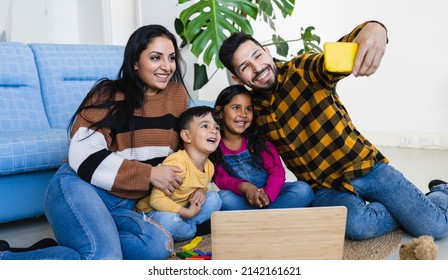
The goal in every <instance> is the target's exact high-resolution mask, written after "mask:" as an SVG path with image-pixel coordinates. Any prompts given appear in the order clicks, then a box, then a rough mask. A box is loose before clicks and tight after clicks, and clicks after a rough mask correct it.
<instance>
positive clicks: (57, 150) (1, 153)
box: [0, 129, 69, 175]
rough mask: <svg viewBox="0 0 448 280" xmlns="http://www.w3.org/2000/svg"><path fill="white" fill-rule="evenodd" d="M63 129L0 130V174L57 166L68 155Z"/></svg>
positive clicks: (65, 134) (65, 132) (66, 139)
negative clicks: (0, 131)
mask: <svg viewBox="0 0 448 280" xmlns="http://www.w3.org/2000/svg"><path fill="white" fill-rule="evenodd" d="M68 144H69V143H68V137H67V131H66V130H65V129H41V130H13V131H8V132H2V133H0V175H9V174H18V173H24V172H30V171H39V170H48V169H54V168H58V167H59V166H60V165H61V164H62V162H63V161H64V160H65V159H66V157H67V154H68Z"/></svg>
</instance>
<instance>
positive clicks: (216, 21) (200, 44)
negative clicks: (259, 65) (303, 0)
mask: <svg viewBox="0 0 448 280" xmlns="http://www.w3.org/2000/svg"><path fill="white" fill-rule="evenodd" d="M178 3H179V4H180V5H186V7H185V8H184V9H183V10H182V11H181V13H180V15H179V18H177V19H176V21H175V29H176V33H177V34H178V35H179V36H180V37H181V38H182V40H183V43H182V45H181V47H184V46H186V45H190V50H191V52H192V53H193V54H194V55H195V56H196V57H197V58H201V59H202V62H203V64H199V63H196V64H195V68H194V77H195V81H194V87H193V89H194V90H197V89H200V88H202V87H203V86H204V85H205V84H206V83H207V82H208V81H209V78H208V75H207V67H208V66H210V64H211V63H212V61H213V60H214V62H215V65H216V67H217V69H222V68H224V66H223V65H222V63H221V61H220V60H219V58H218V54H219V48H220V46H221V44H222V43H223V41H224V40H225V39H226V38H227V37H228V36H229V35H230V34H232V33H234V32H236V31H241V32H245V33H248V34H251V35H252V34H253V28H252V23H253V22H255V21H256V20H259V19H260V18H261V20H262V21H264V22H265V23H266V24H267V25H268V26H269V28H270V29H271V30H272V31H273V33H274V34H272V40H271V41H269V42H262V44H263V45H264V46H270V45H275V47H276V52H277V54H279V55H281V56H283V57H286V56H287V55H288V53H289V45H288V43H289V42H293V41H302V42H303V48H302V49H301V50H299V51H298V52H297V53H303V52H309V51H317V52H321V51H322V50H321V49H320V47H319V43H320V38H319V36H317V35H315V34H313V30H314V27H313V26H309V27H307V28H305V29H304V28H300V34H298V36H297V38H295V39H292V40H284V39H283V38H282V37H280V36H279V35H277V34H275V32H276V28H275V23H274V22H275V20H276V19H277V15H276V11H278V12H280V13H281V17H282V18H286V17H288V16H291V14H292V12H293V11H294V5H295V0H178Z"/></svg>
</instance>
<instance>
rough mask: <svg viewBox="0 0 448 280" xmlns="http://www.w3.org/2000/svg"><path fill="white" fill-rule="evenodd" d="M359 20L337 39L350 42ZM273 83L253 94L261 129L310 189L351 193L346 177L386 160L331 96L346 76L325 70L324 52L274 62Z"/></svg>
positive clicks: (350, 186) (340, 104) (288, 165)
mask: <svg viewBox="0 0 448 280" xmlns="http://www.w3.org/2000/svg"><path fill="white" fill-rule="evenodd" d="M365 24H366V23H364V24H361V25H359V26H358V27H357V28H355V29H354V30H353V31H352V32H351V33H350V34H349V35H347V36H345V37H343V38H342V39H341V40H342V41H352V40H353V38H354V37H355V36H356V34H357V33H358V32H359V31H360V30H361V28H362V27H363V26H364V25H365ZM275 62H276V66H277V68H278V76H277V81H278V86H277V88H276V90H275V91H274V92H275V93H274V94H270V95H269V96H266V95H263V94H262V93H259V92H254V94H255V100H254V110H255V113H256V115H257V125H258V127H259V129H260V131H261V132H262V133H264V134H265V135H267V136H268V138H269V139H270V140H271V141H272V142H273V143H274V144H275V145H276V147H277V149H278V151H279V153H280V155H281V157H282V159H283V161H284V162H285V164H286V166H287V167H288V168H289V169H290V170H291V171H292V172H293V173H294V174H295V176H296V177H297V179H298V180H303V181H306V182H308V183H309V184H310V185H311V186H312V187H313V188H320V187H327V188H335V189H338V190H345V191H347V190H348V191H351V192H355V191H354V189H353V187H352V185H351V184H350V179H352V178H356V177H360V176H363V175H366V174H368V173H369V172H370V170H371V168H372V167H373V165H374V164H375V163H376V162H388V160H387V158H385V157H384V156H383V155H382V154H381V153H380V152H379V151H378V150H377V149H376V148H375V147H374V146H373V145H372V144H371V143H370V142H369V141H368V140H367V139H366V138H365V137H364V136H363V135H361V133H359V132H358V131H357V130H356V128H355V126H354V124H353V123H352V121H351V119H350V116H349V115H348V113H347V111H346V110H345V108H344V106H343V105H342V103H341V101H340V100H339V97H338V95H337V94H336V90H335V87H336V83H337V82H338V81H339V80H340V79H342V78H343V77H345V75H339V74H338V75H335V74H332V73H328V72H327V71H326V70H325V67H324V57H323V54H316V53H314V54H304V55H299V56H297V57H296V58H294V59H292V60H291V61H289V62H286V63H283V62H280V61H277V60H276V61H275Z"/></svg>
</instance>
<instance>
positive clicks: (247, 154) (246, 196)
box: [211, 85, 314, 210]
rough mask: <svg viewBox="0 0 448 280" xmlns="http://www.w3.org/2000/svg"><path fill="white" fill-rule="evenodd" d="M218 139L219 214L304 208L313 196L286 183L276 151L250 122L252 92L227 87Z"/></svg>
mask: <svg viewBox="0 0 448 280" xmlns="http://www.w3.org/2000/svg"><path fill="white" fill-rule="evenodd" d="M215 109H216V110H217V111H218V112H219V117H220V119H221V123H220V125H221V136H222V140H221V142H220V144H219V148H218V149H217V150H216V151H215V153H213V154H212V156H211V158H212V160H213V162H214V163H215V175H214V182H215V184H216V186H217V187H218V188H219V189H220V191H219V194H220V197H221V199H222V202H223V204H222V207H221V210H245V209H257V208H297V207H306V206H308V204H310V203H311V200H312V199H313V197H314V194H313V191H312V189H311V187H310V186H309V185H308V184H307V183H305V182H301V181H295V182H286V183H285V180H286V178H285V169H284V167H283V165H282V162H281V160H280V156H279V155H278V152H277V150H276V149H275V147H274V146H273V145H272V144H271V143H270V142H269V141H267V140H266V139H265V138H264V137H262V136H261V135H259V134H258V132H257V128H256V126H255V125H254V124H253V123H252V120H253V117H254V116H253V110H252V97H251V93H250V92H249V91H248V90H247V89H246V88H245V87H244V86H242V85H232V86H229V87H227V88H225V89H224V90H223V91H221V93H220V94H219V95H218V97H217V99H216V102H215Z"/></svg>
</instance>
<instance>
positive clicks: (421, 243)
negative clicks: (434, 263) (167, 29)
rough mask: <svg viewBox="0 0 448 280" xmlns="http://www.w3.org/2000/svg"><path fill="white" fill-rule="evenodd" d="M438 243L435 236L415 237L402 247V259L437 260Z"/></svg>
mask: <svg viewBox="0 0 448 280" xmlns="http://www.w3.org/2000/svg"><path fill="white" fill-rule="evenodd" d="M437 253H438V250H437V245H436V244H435V243H434V238H433V237H432V236H428V235H422V236H420V237H418V238H414V239H412V240H411V241H409V242H408V243H405V244H403V245H401V247H400V260H435V259H437Z"/></svg>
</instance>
